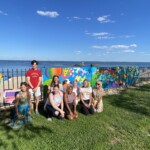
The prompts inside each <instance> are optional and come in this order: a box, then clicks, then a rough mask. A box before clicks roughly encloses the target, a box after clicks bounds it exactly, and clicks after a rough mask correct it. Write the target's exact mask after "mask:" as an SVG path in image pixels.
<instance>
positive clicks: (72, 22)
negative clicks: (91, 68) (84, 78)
mask: <svg viewBox="0 0 150 150" xmlns="http://www.w3.org/2000/svg"><path fill="white" fill-rule="evenodd" d="M149 6H150V0H0V53H1V54H0V60H3V59H5V60H6V59H11V60H32V59H37V60H52V61H53V60H63V61H128V62H129V61H132V62H133V61H136V62H138V61H140V62H149V61H150V29H149V28H150V19H149V18H150V8H149Z"/></svg>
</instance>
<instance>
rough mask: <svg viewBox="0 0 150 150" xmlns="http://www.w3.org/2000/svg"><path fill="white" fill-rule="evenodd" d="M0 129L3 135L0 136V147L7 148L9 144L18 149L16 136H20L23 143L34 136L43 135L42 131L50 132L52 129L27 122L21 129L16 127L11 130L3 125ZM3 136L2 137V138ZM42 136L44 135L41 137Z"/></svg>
mask: <svg viewBox="0 0 150 150" xmlns="http://www.w3.org/2000/svg"><path fill="white" fill-rule="evenodd" d="M0 129H2V130H3V131H2V130H1V131H2V134H1V135H3V136H1V137H0V149H7V148H8V147H9V148H10V145H11V149H15V150H17V149H19V145H20V143H19V142H18V141H17V140H18V138H19V139H20V138H21V141H25V143H27V141H31V140H33V139H34V138H35V137H43V132H47V133H50V134H51V133H52V130H51V129H50V128H48V127H45V126H41V125H40V126H37V125H33V124H32V123H31V124H27V125H25V126H23V127H22V128H21V129H17V130H13V129H11V128H9V127H7V126H4V127H0ZM2 137H4V138H2ZM43 138H44V137H43ZM8 141H9V143H10V142H11V144H9V146H8Z"/></svg>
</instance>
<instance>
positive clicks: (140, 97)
mask: <svg viewBox="0 0 150 150" xmlns="http://www.w3.org/2000/svg"><path fill="white" fill-rule="evenodd" d="M149 88H150V86H143V87H140V88H139V89H132V90H131V89H129V90H126V91H123V92H121V93H120V95H117V96H116V95H113V96H111V97H109V98H110V100H109V101H108V102H109V103H110V104H112V105H114V106H117V107H121V108H124V109H127V110H129V111H131V112H135V113H139V114H142V115H146V116H150V109H149V108H150V100H149V98H150V95H149ZM139 90H140V91H142V92H139ZM143 92H145V93H143ZM109 98H108V99H109Z"/></svg>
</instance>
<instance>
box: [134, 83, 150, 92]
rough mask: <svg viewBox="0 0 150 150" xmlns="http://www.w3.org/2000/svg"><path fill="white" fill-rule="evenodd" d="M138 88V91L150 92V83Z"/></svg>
mask: <svg viewBox="0 0 150 150" xmlns="http://www.w3.org/2000/svg"><path fill="white" fill-rule="evenodd" d="M136 90H138V91H143V92H144V91H145V92H150V84H147V85H144V86H140V87H139V88H137V89H136Z"/></svg>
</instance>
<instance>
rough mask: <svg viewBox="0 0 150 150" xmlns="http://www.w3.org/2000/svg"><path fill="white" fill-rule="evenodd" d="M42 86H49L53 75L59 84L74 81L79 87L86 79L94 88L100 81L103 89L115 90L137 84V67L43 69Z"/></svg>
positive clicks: (138, 74)
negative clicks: (57, 77)
mask: <svg viewBox="0 0 150 150" xmlns="http://www.w3.org/2000/svg"><path fill="white" fill-rule="evenodd" d="M42 73H43V81H44V82H43V84H44V85H49V84H50V83H51V81H52V77H53V75H58V76H59V80H60V82H63V81H64V80H66V79H67V80H69V81H70V83H71V84H73V81H74V80H75V79H76V80H77V81H78V85H79V86H81V85H82V83H83V81H84V80H85V79H87V80H88V81H89V82H90V84H91V86H92V87H93V86H95V83H96V81H97V80H100V81H102V83H103V88H115V87H119V86H123V85H133V84H135V83H136V82H138V79H139V76H140V71H139V67H137V66H132V67H111V68H106V67H105V68H104V67H101V68H97V67H73V68H43V69H42Z"/></svg>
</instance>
